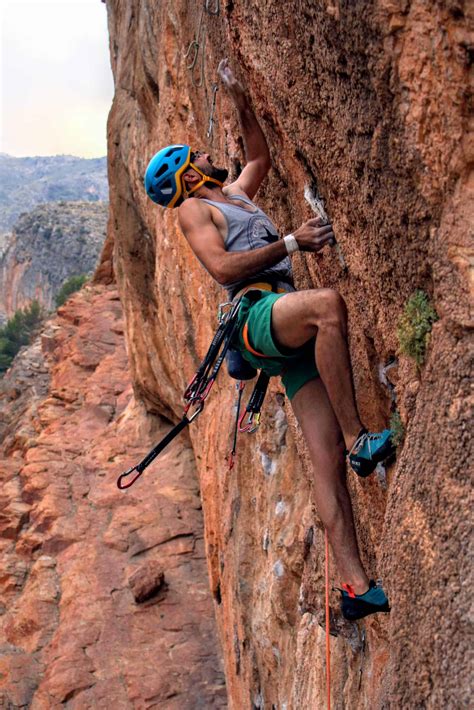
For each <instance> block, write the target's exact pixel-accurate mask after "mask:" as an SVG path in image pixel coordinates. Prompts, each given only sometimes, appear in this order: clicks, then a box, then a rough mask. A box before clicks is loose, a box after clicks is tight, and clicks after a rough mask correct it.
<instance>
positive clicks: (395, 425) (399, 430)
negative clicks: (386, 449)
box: [389, 411, 405, 446]
mask: <svg viewBox="0 0 474 710" xmlns="http://www.w3.org/2000/svg"><path fill="white" fill-rule="evenodd" d="M389 428H390V429H391V430H392V441H393V443H394V444H395V446H400V444H401V443H402V441H403V439H404V438H405V427H404V426H403V422H402V418H401V417H400V412H398V411H395V412H393V414H392V416H391V417H390V424H389Z"/></svg>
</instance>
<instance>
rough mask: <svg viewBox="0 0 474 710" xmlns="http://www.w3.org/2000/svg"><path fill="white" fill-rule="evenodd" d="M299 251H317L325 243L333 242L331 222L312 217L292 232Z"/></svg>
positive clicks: (334, 239)
mask: <svg viewBox="0 0 474 710" xmlns="http://www.w3.org/2000/svg"><path fill="white" fill-rule="evenodd" d="M293 235H294V237H295V238H296V241H297V242H298V246H299V248H300V250H301V251H312V252H317V251H321V249H322V248H323V247H324V246H325V245H326V244H334V243H335V241H336V238H335V236H334V232H333V229H332V225H331V224H326V223H325V222H324V220H323V219H321V217H313V218H312V219H309V220H308V221H307V222H305V223H304V224H302V225H301V227H299V228H298V229H297V230H296V231H295V232H293Z"/></svg>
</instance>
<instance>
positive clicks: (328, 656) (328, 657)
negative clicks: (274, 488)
mask: <svg viewBox="0 0 474 710" xmlns="http://www.w3.org/2000/svg"><path fill="white" fill-rule="evenodd" d="M324 544H325V548H326V563H325V577H326V691H327V710H331V647H330V644H329V541H328V533H327V530H325V531H324Z"/></svg>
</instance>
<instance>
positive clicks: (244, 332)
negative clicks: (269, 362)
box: [242, 323, 270, 357]
mask: <svg viewBox="0 0 474 710" xmlns="http://www.w3.org/2000/svg"><path fill="white" fill-rule="evenodd" d="M242 338H243V340H244V343H245V347H246V348H247V350H248V351H249V353H252V355H256V356H257V357H270V355H264V354H263V353H259V352H257V351H256V350H254V349H253V347H252V346H251V345H250V342H249V324H248V323H245V325H244V327H243V329H242Z"/></svg>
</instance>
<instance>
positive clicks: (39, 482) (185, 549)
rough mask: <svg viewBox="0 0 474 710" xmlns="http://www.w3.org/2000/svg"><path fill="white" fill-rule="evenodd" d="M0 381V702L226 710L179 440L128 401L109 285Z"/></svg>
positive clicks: (195, 504) (189, 476) (189, 479)
mask: <svg viewBox="0 0 474 710" xmlns="http://www.w3.org/2000/svg"><path fill="white" fill-rule="evenodd" d="M1 384H2V393H1V395H2V396H1V400H0V403H1V408H2V414H3V418H2V419H3V431H2V434H3V437H2V438H3V448H2V449H1V450H0V471H1V478H2V489H1V510H2V512H1V515H0V530H1V537H2V542H1V556H2V564H1V568H0V569H1V572H0V599H1V614H2V615H1V617H0V620H1V621H0V623H1V638H2V654H1V659H0V699H1V700H0V704H2V705H3V706H5V707H11V708H16V707H32V708H38V709H39V708H52V707H63V706H65V705H67V707H70V708H97V707H100V706H103V707H110V708H132V707H133V708H152V707H167V708H176V709H177V708H180V709H181V708H189V709H191V708H195V707H224V706H225V704H226V701H225V687H224V682H223V674H222V671H221V669H220V660H219V656H220V654H219V651H218V646H217V639H216V634H215V622H214V617H213V610H212V603H211V601H210V595H209V590H208V582H207V574H206V566H205V555H204V541H203V530H202V512H201V502H200V497H199V487H198V484H197V479H196V474H195V467H194V461H193V456H192V451H191V449H190V446H189V442H188V441H187V439H186V437H185V436H184V435H183V436H182V437H181V439H180V440H179V441H176V442H175V443H174V444H173V445H172V446H170V448H169V449H168V451H167V453H166V455H165V456H163V458H162V459H161V460H160V461H159V462H157V463H156V464H155V467H154V471H153V475H152V476H150V477H148V480H147V482H146V484H145V485H142V486H140V487H138V486H137V487H136V488H135V489H134V490H133V491H129V492H127V493H122V492H121V491H119V490H118V489H117V487H116V482H115V481H116V478H117V475H118V474H119V473H120V472H121V471H122V470H123V469H125V468H127V467H128V466H129V465H131V464H132V463H133V462H134V461H135V460H136V461H138V460H140V458H142V456H143V454H144V453H145V452H146V451H147V449H148V448H150V447H151V445H152V444H153V443H154V441H155V439H158V438H160V437H161V436H162V434H163V433H164V432H165V431H166V429H167V427H168V425H167V423H166V422H164V421H162V420H160V419H159V418H158V417H153V416H147V415H146V413H145V411H144V408H143V406H142V405H139V404H138V403H137V402H136V401H135V399H134V397H133V391H132V386H131V382H130V378H129V375H128V362H127V355H126V352H125V346H124V337H123V319H122V309H121V306H120V302H119V300H118V294H117V292H116V289H115V288H113V287H104V286H95V287H93V288H92V287H91V288H88V289H87V290H86V291H82V292H81V293H80V294H77V295H76V296H74V298H73V299H70V300H69V301H68V302H67V303H66V304H65V306H63V307H62V308H61V309H60V312H59V315H58V317H57V318H55V319H53V320H51V321H49V323H48V325H47V328H46V330H45V331H44V332H43V334H42V336H41V339H40V340H38V341H37V342H36V343H35V344H34V345H33V346H32V347H30V348H28V349H27V350H26V351H23V353H22V354H21V355H20V356H19V357H18V358H17V360H16V363H15V365H14V367H13V368H12V369H11V370H10V371H9V373H8V374H7V376H6V377H5V379H4V380H3V382H2V383H1Z"/></svg>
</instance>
